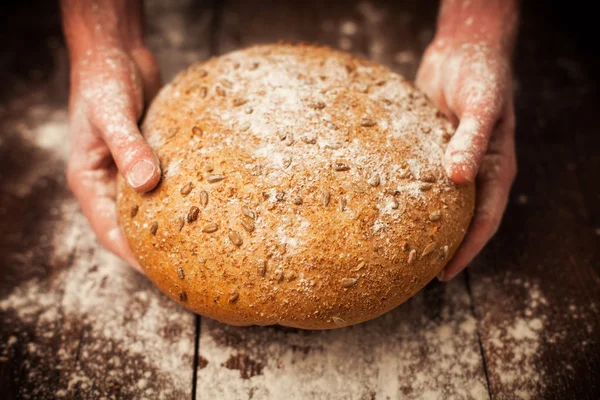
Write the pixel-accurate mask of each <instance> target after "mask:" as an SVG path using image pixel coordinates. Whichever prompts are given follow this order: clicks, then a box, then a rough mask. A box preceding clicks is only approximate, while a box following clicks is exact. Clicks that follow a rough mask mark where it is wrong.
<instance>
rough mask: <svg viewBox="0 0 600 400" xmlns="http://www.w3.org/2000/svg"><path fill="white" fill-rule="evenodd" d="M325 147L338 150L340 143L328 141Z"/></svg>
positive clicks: (340, 146)
mask: <svg viewBox="0 0 600 400" xmlns="http://www.w3.org/2000/svg"><path fill="white" fill-rule="evenodd" d="M325 148H326V149H329V150H339V149H341V148H342V144H341V143H339V142H329V143H327V144H326V145H325Z"/></svg>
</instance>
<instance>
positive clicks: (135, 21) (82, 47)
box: [61, 0, 143, 59]
mask: <svg viewBox="0 0 600 400" xmlns="http://www.w3.org/2000/svg"><path fill="white" fill-rule="evenodd" d="M61 13H62V24H63V30H64V33H65V38H66V41H67V46H68V48H69V53H70V55H71V57H72V58H74V59H77V58H80V57H82V56H84V55H85V53H86V52H87V51H88V50H90V49H93V48H96V47H99V46H105V47H117V48H120V49H124V50H132V49H135V48H138V47H141V46H142V45H143V29H142V1H141V0H94V1H89V0H61Z"/></svg>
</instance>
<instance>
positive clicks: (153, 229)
mask: <svg viewBox="0 0 600 400" xmlns="http://www.w3.org/2000/svg"><path fill="white" fill-rule="evenodd" d="M157 231H158V222H153V223H152V226H150V233H151V234H153V235H156V232H157Z"/></svg>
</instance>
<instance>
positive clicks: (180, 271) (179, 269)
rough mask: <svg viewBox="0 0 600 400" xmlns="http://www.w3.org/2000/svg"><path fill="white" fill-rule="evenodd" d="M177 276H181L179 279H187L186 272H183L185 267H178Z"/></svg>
mask: <svg viewBox="0 0 600 400" xmlns="http://www.w3.org/2000/svg"><path fill="white" fill-rule="evenodd" d="M177 276H178V277H179V279H185V272H183V268H181V267H178V268H177Z"/></svg>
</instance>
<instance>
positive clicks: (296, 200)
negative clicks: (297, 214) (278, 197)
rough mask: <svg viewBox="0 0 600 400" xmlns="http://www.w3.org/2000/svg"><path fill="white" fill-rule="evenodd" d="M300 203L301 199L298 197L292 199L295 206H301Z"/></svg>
mask: <svg viewBox="0 0 600 400" xmlns="http://www.w3.org/2000/svg"><path fill="white" fill-rule="evenodd" d="M302 203H303V201H302V197H300V196H296V197H294V204H295V205H297V206H299V205H302Z"/></svg>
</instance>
